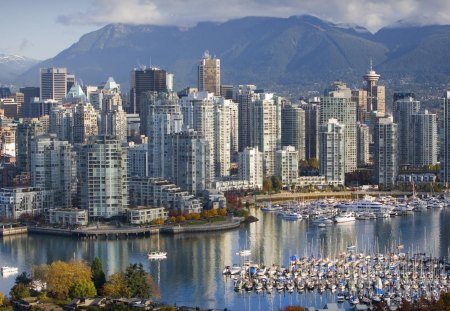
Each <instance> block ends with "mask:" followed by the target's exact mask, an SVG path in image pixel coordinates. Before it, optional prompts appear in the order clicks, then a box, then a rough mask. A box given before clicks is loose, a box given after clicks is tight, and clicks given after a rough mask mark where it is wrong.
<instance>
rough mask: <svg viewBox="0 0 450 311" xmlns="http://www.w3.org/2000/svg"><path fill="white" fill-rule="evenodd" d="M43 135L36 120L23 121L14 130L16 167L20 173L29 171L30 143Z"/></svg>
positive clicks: (41, 127) (41, 128)
mask: <svg viewBox="0 0 450 311" xmlns="http://www.w3.org/2000/svg"><path fill="white" fill-rule="evenodd" d="M41 134H44V128H43V126H42V124H41V122H39V120H38V119H29V120H24V121H23V123H19V124H17V129H16V165H17V168H18V169H19V170H21V171H26V172H29V171H30V169H31V141H32V139H33V138H35V137H36V136H38V135H41Z"/></svg>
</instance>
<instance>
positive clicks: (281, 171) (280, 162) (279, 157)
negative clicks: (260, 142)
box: [275, 146, 299, 188]
mask: <svg viewBox="0 0 450 311" xmlns="http://www.w3.org/2000/svg"><path fill="white" fill-rule="evenodd" d="M298 161H299V156H298V151H297V150H295V147H294V146H283V149H281V150H277V152H276V153H275V176H277V177H278V178H280V179H281V182H282V183H283V185H285V186H288V187H289V188H290V186H291V185H292V184H295V183H297V179H298Z"/></svg>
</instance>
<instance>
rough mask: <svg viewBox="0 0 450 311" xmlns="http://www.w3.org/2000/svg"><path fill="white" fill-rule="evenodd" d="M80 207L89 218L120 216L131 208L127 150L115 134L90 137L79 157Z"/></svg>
mask: <svg viewBox="0 0 450 311" xmlns="http://www.w3.org/2000/svg"><path fill="white" fill-rule="evenodd" d="M78 165H79V169H78V182H79V188H80V196H79V197H80V207H81V208H83V209H86V210H88V211H89V217H90V218H94V219H95V218H112V217H116V216H121V215H122V213H123V212H124V210H125V208H127V207H128V185H127V167H128V165H127V149H126V148H124V147H122V142H121V141H120V140H119V139H117V138H116V137H111V136H104V135H101V136H97V137H91V139H90V140H89V141H88V143H87V144H86V145H83V146H82V148H81V150H80V153H79V159H78Z"/></svg>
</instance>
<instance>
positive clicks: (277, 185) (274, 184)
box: [272, 176, 283, 191]
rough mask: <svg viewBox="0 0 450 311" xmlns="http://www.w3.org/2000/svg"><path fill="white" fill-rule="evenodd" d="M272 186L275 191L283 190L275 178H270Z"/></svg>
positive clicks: (281, 184) (278, 180)
mask: <svg viewBox="0 0 450 311" xmlns="http://www.w3.org/2000/svg"><path fill="white" fill-rule="evenodd" d="M272 186H273V189H274V190H275V191H280V190H281V188H283V183H282V182H281V179H280V178H278V177H277V176H272Z"/></svg>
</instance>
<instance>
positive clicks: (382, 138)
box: [373, 116, 398, 189]
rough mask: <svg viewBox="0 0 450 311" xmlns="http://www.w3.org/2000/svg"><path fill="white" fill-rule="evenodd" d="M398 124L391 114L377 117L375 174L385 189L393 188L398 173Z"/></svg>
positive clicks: (377, 180) (379, 183)
mask: <svg viewBox="0 0 450 311" xmlns="http://www.w3.org/2000/svg"><path fill="white" fill-rule="evenodd" d="M397 137H398V136H397V124H395V123H394V120H393V118H392V117H391V116H386V117H383V118H377V122H376V123H375V130H374V138H373V140H374V144H375V146H374V161H373V162H374V176H375V180H376V182H377V183H378V185H379V186H380V187H381V188H383V189H392V187H393V185H395V182H396V179H397V174H398V160H397Z"/></svg>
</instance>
